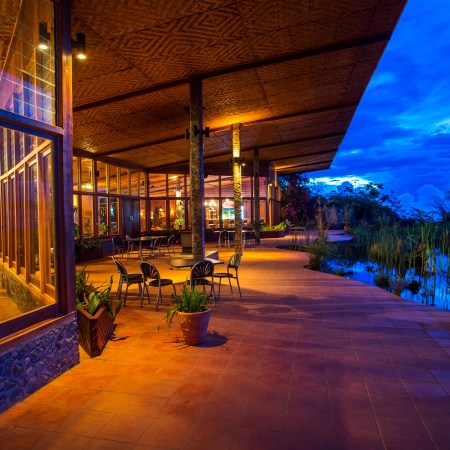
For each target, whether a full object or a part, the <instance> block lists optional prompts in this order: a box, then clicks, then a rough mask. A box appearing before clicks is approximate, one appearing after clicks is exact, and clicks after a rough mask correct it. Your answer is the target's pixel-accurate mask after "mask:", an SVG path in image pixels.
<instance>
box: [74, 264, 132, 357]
mask: <svg viewBox="0 0 450 450" xmlns="http://www.w3.org/2000/svg"><path fill="white" fill-rule="evenodd" d="M112 281H113V280H112V276H111V277H110V279H109V282H108V283H107V285H106V286H104V285H102V286H99V287H94V286H93V285H92V284H91V283H90V282H89V276H88V275H87V273H86V267H84V268H83V269H81V270H80V271H79V272H77V275H76V300H77V310H78V339H79V342H80V345H81V347H82V348H83V349H84V350H85V351H86V353H87V354H88V355H89V356H91V357H94V356H98V355H100V354H101V352H102V351H103V348H104V347H105V345H106V343H107V342H108V340H109V339H110V337H111V335H112V333H113V331H114V320H115V318H116V316H117V314H118V313H119V311H120V309H121V308H122V303H123V301H122V300H119V301H118V302H117V303H116V304H114V303H113V302H112V301H111V300H110V294H111V286H112Z"/></svg>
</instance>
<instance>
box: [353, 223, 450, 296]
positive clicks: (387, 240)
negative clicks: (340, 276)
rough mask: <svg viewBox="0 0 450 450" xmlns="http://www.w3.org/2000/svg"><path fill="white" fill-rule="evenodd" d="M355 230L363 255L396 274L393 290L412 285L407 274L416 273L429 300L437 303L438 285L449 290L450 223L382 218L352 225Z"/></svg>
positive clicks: (414, 275)
mask: <svg viewBox="0 0 450 450" xmlns="http://www.w3.org/2000/svg"><path fill="white" fill-rule="evenodd" d="M352 234H353V236H354V241H355V244H356V245H357V246H358V247H359V251H360V253H361V255H362V257H361V258H362V259H363V258H364V255H366V257H367V259H369V260H370V261H371V262H373V263H377V264H378V265H380V266H381V267H382V269H380V270H382V272H383V275H384V276H391V277H394V279H393V280H392V283H391V284H392V285H395V286H397V288H396V289H393V290H395V291H397V290H398V289H399V286H407V285H408V283H407V281H408V280H406V281H405V277H409V278H411V279H412V277H415V279H419V280H420V281H421V283H422V296H423V297H424V299H427V300H426V303H427V304H434V295H435V293H436V291H437V290H438V289H441V290H442V289H444V290H447V291H448V289H449V286H450V264H449V261H450V245H449V235H450V224H448V223H433V222H425V221H422V222H420V223H416V224H412V225H411V224H404V223H401V222H398V223H392V222H389V221H387V220H385V219H383V218H380V219H379V221H378V223H377V224H372V225H362V226H357V227H354V228H352ZM380 279H381V278H380ZM383 279H384V278H383ZM442 283H446V286H445V287H443V286H442Z"/></svg>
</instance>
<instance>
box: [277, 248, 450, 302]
mask: <svg viewBox="0 0 450 450" xmlns="http://www.w3.org/2000/svg"><path fill="white" fill-rule="evenodd" d="M283 247H284V248H286V249H290V250H297V251H298V250H301V251H308V249H307V248H305V247H299V246H283ZM332 253H333V254H332V255H331V256H328V257H327V258H326V259H325V261H324V263H323V265H322V268H321V271H322V272H325V273H331V274H334V275H338V276H343V277H345V278H349V279H352V280H356V281H360V282H362V283H366V284H369V285H371V286H378V287H380V288H382V289H385V290H387V291H389V292H392V293H394V294H396V295H398V296H400V297H402V298H404V299H406V300H412V301H415V302H417V303H421V304H424V305H429V306H436V307H438V308H443V309H447V310H449V309H450V278H449V259H448V256H447V255H442V254H440V252H439V250H433V251H430V252H429V257H428V258H427V260H426V261H421V264H420V266H421V268H420V269H419V268H418V267H410V268H409V269H407V270H405V271H403V273H402V274H400V275H399V273H398V271H397V270H396V269H395V268H393V267H390V268H388V267H386V266H385V265H383V264H380V263H377V262H373V261H370V260H369V258H368V257H367V254H364V252H363V251H361V249H359V248H358V247H357V246H355V245H354V244H353V243H351V242H347V243H339V244H334V245H333V252H332Z"/></svg>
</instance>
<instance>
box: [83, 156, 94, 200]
mask: <svg viewBox="0 0 450 450" xmlns="http://www.w3.org/2000/svg"><path fill="white" fill-rule="evenodd" d="M80 162H81V190H82V191H88V192H92V191H93V190H94V177H93V175H94V173H93V171H92V168H93V161H92V159H90V158H80Z"/></svg>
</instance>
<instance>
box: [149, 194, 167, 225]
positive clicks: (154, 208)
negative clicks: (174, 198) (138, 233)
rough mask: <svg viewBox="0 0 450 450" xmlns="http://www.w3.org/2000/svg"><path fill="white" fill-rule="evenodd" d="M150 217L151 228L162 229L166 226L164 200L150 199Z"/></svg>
mask: <svg viewBox="0 0 450 450" xmlns="http://www.w3.org/2000/svg"><path fill="white" fill-rule="evenodd" d="M150 205H151V209H150V219H151V229H152V230H163V229H165V228H166V214H167V209H166V200H165V199H163V200H152V201H151V202H150Z"/></svg>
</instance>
